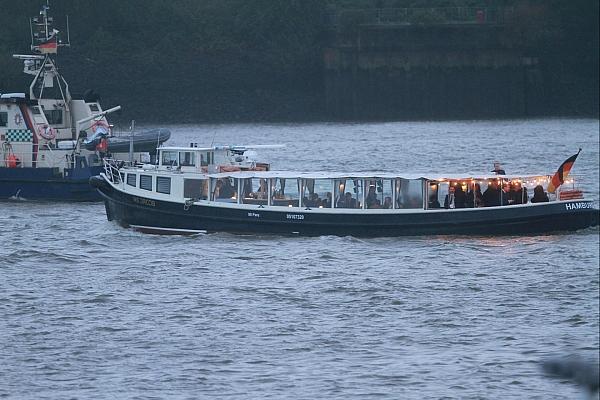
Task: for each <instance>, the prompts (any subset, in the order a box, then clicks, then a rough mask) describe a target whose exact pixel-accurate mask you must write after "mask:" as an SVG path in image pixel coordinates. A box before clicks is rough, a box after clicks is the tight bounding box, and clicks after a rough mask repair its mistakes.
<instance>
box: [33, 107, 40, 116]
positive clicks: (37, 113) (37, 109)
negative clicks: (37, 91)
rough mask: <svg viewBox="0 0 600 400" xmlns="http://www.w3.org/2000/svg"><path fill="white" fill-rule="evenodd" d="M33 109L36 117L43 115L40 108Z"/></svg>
mask: <svg viewBox="0 0 600 400" xmlns="http://www.w3.org/2000/svg"><path fill="white" fill-rule="evenodd" d="M31 109H32V110H33V114H34V115H39V114H41V112H40V108H39V107H32V108H31Z"/></svg>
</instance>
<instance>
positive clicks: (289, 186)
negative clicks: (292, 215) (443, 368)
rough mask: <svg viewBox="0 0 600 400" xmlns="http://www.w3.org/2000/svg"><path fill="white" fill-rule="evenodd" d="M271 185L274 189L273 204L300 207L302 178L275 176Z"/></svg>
mask: <svg viewBox="0 0 600 400" xmlns="http://www.w3.org/2000/svg"><path fill="white" fill-rule="evenodd" d="M271 185H272V186H271V187H272V190H273V197H272V200H271V204H272V205H274V206H287V207H298V205H299V204H300V179H297V178H288V179H284V178H274V179H272V183H271Z"/></svg>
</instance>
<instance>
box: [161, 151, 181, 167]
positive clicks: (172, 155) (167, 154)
mask: <svg viewBox="0 0 600 400" xmlns="http://www.w3.org/2000/svg"><path fill="white" fill-rule="evenodd" d="M161 153H162V165H170V166H177V152H176V151H163V152H161Z"/></svg>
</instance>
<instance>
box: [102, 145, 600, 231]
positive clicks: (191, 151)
mask: <svg viewBox="0 0 600 400" xmlns="http://www.w3.org/2000/svg"><path fill="white" fill-rule="evenodd" d="M158 150H159V152H158V153H159V157H158V160H157V161H158V162H157V164H156V165H151V164H144V165H121V164H116V163H114V162H111V161H110V160H105V165H104V171H103V172H102V173H101V174H100V175H99V176H96V177H92V178H91V184H92V185H93V186H94V187H96V188H97V189H98V192H99V193H100V194H101V196H102V197H103V198H104V203H105V206H106V207H105V208H106V213H107V217H108V220H114V221H117V222H118V223H119V224H121V225H122V226H124V227H131V228H134V229H136V230H139V231H142V232H148V233H159V234H193V233H203V232H220V231H222V232H232V233H241V234H299V235H352V236H403V235H448V234H453V235H454V234H458V235H499V234H500V235H514V234H542V233H547V232H554V231H565V230H577V229H582V228H587V227H590V226H596V225H598V209H596V208H594V206H593V204H592V201H590V200H587V199H584V198H583V192H582V191H580V190H578V189H576V187H575V183H574V182H572V179H571V180H568V181H567V182H566V183H565V185H573V187H572V188H565V187H566V186H565V187H560V188H559V189H558V190H557V191H556V192H555V194H550V196H548V194H546V192H545V191H544V190H543V185H546V184H548V183H549V182H550V181H551V179H550V177H549V175H544V174H542V175H540V174H533V175H532V174H523V175H511V176H508V175H505V176H499V175H489V173H482V174H462V175H453V176H450V175H447V174H429V175H421V174H418V175H411V174H390V173H379V172H372V173H364V172H360V173H349V172H341V173H325V172H294V171H272V170H271V169H270V168H269V167H268V164H267V165H266V167H263V168H256V165H252V164H251V165H250V166H246V168H243V167H242V166H241V165H240V166H236V165H231V166H229V167H227V168H223V165H221V166H220V167H216V166H213V167H210V165H211V164H213V163H212V161H211V160H214V159H215V157H216V154H217V153H219V152H221V153H222V152H223V151H226V152H227V151H230V150H234V149H225V150H223V149H221V150H219V149H218V148H194V147H188V148H168V147H165V148H160V149H158ZM238 150H240V154H243V150H244V149H243V148H239V149H238ZM561 179H562V175H561ZM482 189H485V190H484V192H483V193H482V192H481V190H482ZM540 190H541V192H540ZM446 193H447V194H446ZM461 193H462V194H461ZM532 194H533V196H532ZM442 205H443V206H442Z"/></svg>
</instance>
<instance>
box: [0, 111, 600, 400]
mask: <svg viewBox="0 0 600 400" xmlns="http://www.w3.org/2000/svg"><path fill="white" fill-rule="evenodd" d="M598 128H599V123H598V120H573V119H546V120H522V121H521V120H518V121H469V122H406V123H373V124H334V123H331V124H304V125H287V124H284V125H283V124H282V125H251V124H250V125H194V126H172V127H170V129H171V130H172V131H173V137H172V140H171V143H173V144H182V145H184V144H188V143H189V142H192V141H194V142H199V143H200V144H204V145H208V144H210V143H211V142H213V141H214V143H215V144H274V143H285V144H286V145H287V147H286V148H285V149H280V150H270V151H263V152H262V153H261V155H262V158H263V159H267V160H269V161H271V162H272V163H273V166H274V168H278V169H302V170H342V171H343V170H352V171H367V170H374V169H376V170H384V171H413V172H422V171H432V170H433V171H449V172H454V173H461V172H468V171H473V170H475V171H482V170H483V171H485V170H489V169H491V166H492V163H493V162H494V161H496V160H498V161H501V162H502V166H503V167H504V168H505V169H506V170H507V173H519V172H522V171H529V172H535V173H538V172H544V173H547V172H553V171H555V170H556V168H557V167H558V166H559V165H560V163H561V162H562V161H564V160H565V159H566V158H567V157H569V156H570V155H572V154H574V153H575V152H577V148H578V147H582V148H583V151H582V153H581V154H580V156H579V158H578V160H577V162H576V163H575V167H574V169H573V173H574V174H575V175H576V176H578V177H579V181H580V182H581V184H582V188H583V189H584V190H585V192H586V196H588V197H591V198H593V199H595V200H596V202H597V201H598V199H599V194H598V176H599V166H598V156H599V155H598V148H599V134H598ZM0 237H1V242H2V246H1V247H0V397H2V398H4V397H6V398H19V399H43V398H48V399H66V398H119V399H120V398H140V399H142V398H182V399H183V398H210V397H216V398H227V399H256V398H274V399H280V398H289V399H315V398H329V399H351V398H354V399H398V398H414V399H421V398H490V399H494V398H520V399H521V398H538V399H547V398H581V396H582V394H583V392H582V391H581V389H580V388H578V387H576V386H574V385H573V384H571V383H568V382H565V381H561V380H556V379H550V378H548V377H546V376H545V375H544V374H543V372H542V370H541V368H540V363H541V362H542V361H544V360H547V359H549V358H553V357H561V356H564V355H575V356H577V357H580V358H582V359H586V360H591V361H592V362H597V359H598V351H599V348H600V347H599V333H598V332H599V261H598V260H599V234H598V229H597V228H596V229H587V230H583V231H579V232H575V233H564V234H555V235H549V236H537V237H520V236H514V237H450V236H444V237H413V238H379V239H368V240H363V239H356V238H352V237H329V236H327V237H317V238H299V237H279V236H273V237H267V236H234V235H228V234H209V235H198V236H191V237H177V236H175V237H173V236H155V235H144V234H141V233H136V232H134V231H131V230H127V229H123V228H120V227H118V226H117V225H115V224H113V223H109V222H107V221H106V217H105V213H104V207H103V205H101V204H44V203H33V202H26V201H20V202H7V203H0Z"/></svg>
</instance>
